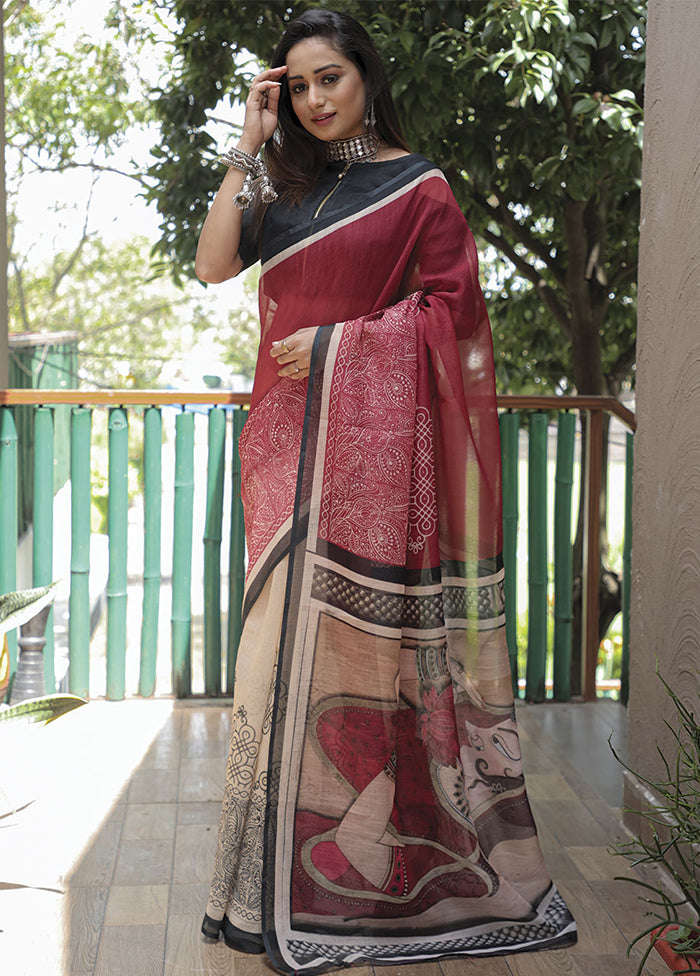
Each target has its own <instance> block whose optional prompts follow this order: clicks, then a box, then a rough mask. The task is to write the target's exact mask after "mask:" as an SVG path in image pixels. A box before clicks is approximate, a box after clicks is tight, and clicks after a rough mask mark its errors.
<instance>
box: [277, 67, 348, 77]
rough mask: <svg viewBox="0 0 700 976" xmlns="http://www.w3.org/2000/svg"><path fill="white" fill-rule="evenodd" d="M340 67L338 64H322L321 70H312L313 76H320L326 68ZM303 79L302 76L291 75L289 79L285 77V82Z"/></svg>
mask: <svg viewBox="0 0 700 976" xmlns="http://www.w3.org/2000/svg"><path fill="white" fill-rule="evenodd" d="M341 67H342V65H340V64H324V66H323V67H322V68H314V74H315V75H320V74H321V72H322V71H326V70H327V69H328V68H341ZM303 77H304V76H303V75H292V77H291V78H290V77H289V76H287V81H296V80H297V78H303Z"/></svg>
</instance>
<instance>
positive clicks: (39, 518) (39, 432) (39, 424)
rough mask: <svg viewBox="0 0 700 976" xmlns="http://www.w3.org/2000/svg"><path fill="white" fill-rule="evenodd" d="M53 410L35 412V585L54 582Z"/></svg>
mask: <svg viewBox="0 0 700 976" xmlns="http://www.w3.org/2000/svg"><path fill="white" fill-rule="evenodd" d="M53 456H54V443H53V410H52V409H51V407H37V408H36V410H35V411H34V522H33V533H32V585H33V586H46V585H47V584H48V583H52V582H53ZM53 619H54V616H53V607H51V609H50V610H49V616H48V618H47V621H46V645H45V647H44V687H45V688H48V689H50V690H51V691H53V689H54V688H55V686H56V678H55V675H54V640H53Z"/></svg>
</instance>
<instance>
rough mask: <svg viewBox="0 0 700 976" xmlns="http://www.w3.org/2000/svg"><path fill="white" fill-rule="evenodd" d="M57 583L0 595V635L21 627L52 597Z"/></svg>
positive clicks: (49, 601)
mask: <svg viewBox="0 0 700 976" xmlns="http://www.w3.org/2000/svg"><path fill="white" fill-rule="evenodd" d="M57 586H58V583H49V585H48V586H38V587H35V588H33V589H30V590H15V591H14V592H13V593H3V594H2V595H0V635H4V634H6V633H8V631H10V630H14V629H15V628H16V627H21V626H22V624H24V623H26V622H27V621H28V620H31V619H32V617H35V616H36V615H37V613H39V611H40V610H42V609H43V608H44V607H45V606H46V605H47V604H48V603H51V601H52V600H53V598H54V595H55V592H56V587H57Z"/></svg>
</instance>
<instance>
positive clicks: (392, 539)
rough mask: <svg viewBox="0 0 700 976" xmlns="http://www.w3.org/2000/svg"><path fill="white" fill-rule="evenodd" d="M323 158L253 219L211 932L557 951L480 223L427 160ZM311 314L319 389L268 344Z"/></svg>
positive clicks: (337, 952)
mask: <svg viewBox="0 0 700 976" xmlns="http://www.w3.org/2000/svg"><path fill="white" fill-rule="evenodd" d="M337 172H338V171H337V170H335V171H334V169H333V168H332V167H330V168H329V172H328V173H327V181H326V183H325V185H324V184H323V181H322V185H320V186H319V187H318V188H317V190H316V191H315V194H314V195H312V198H311V199H309V200H308V201H306V202H305V204H304V205H303V206H302V208H301V211H300V210H299V208H297V209H294V210H291V209H290V208H285V207H284V206H280V207H277V206H275V207H271V208H270V210H269V211H268V214H267V216H266V221H265V226H264V230H263V235H262V260H263V274H262V277H261V284H260V305H261V322H262V343H261V354H260V362H259V366H258V372H257V374H256V384H255V389H254V394H253V408H252V411H251V415H250V418H249V420H248V421H247V423H246V425H245V428H244V432H243V437H242V440H241V462H242V475H243V485H244V506H245V515H246V535H247V543H248V552H249V572H248V580H247V591H246V601H245V607H244V616H245V625H244V634H243V638H242V642H241V649H240V651H239V664H238V669H237V675H236V686H235V700H234V715H233V722H232V734H231V749H230V755H229V763H228V769H227V781H226V788H225V799H224V805H223V812H222V820H221V826H220V832H219V843H218V850H217V861H216V868H215V877H214V881H213V883H212V889H211V895H210V900H209V904H208V907H207V916H206V918H205V923H204V932H205V934H207V935H210V936H215V935H217V934H218V932H219V931H222V932H223V934H224V937H225V938H226V939H227V941H228V942H229V944H231V945H233V946H238V947H240V948H243V949H247V950H249V951H262V949H263V947H264V948H265V950H266V951H267V952H268V954H269V956H270V958H271V960H272V962H273V964H274V965H275V966H276V967H277V968H278V969H279V970H281V971H286V972H309V973H316V972H322V971H324V970H325V969H328V968H330V967H333V966H338V965H349V964H355V963H360V962H366V963H370V964H374V965H376V964H395V965H396V964H401V963H408V962H415V961H420V960H427V959H435V958H439V957H442V956H446V955H451V954H452V955H470V954H474V955H484V954H494V953H503V952H515V951H522V950H525V949H535V948H545V947H551V946H555V945H562V944H564V943H567V942H571V941H574V940H575V925H574V923H573V919H572V918H571V916H570V914H569V912H568V910H567V908H566V905H565V904H564V902H563V901H562V899H561V897H560V895H559V894H558V892H557V890H556V888H555V887H554V886H553V884H552V882H551V880H550V878H549V876H548V873H547V870H546V867H545V865H544V862H543V859H542V855H541V852H540V848H539V844H538V841H537V833H536V828H535V824H534V821H533V818H532V815H531V812H530V807H529V804H528V801H527V796H526V792H525V784H524V778H523V772H522V767H521V758H520V747H519V741H518V732H517V725H516V721H515V712H514V705H513V695H512V688H511V677H510V669H509V662H508V653H507V648H506V644H505V637H504V634H505V630H504V623H505V622H504V612H503V566H502V561H501V556H500V552H501V509H500V504H501V503H500V451H499V439H498V424H497V415H496V409H495V392H494V380H493V353H492V348H491V334H490V328H489V324H488V318H487V315H486V311H485V307H484V303H483V298H482V295H481V291H480V289H479V285H478V278H477V271H478V269H477V256H476V250H475V247H474V243H473V240H472V238H471V235H470V233H469V231H468V229H467V227H466V224H465V222H464V218H463V216H462V214H461V212H460V211H459V208H458V207H457V205H456V203H455V201H454V199H453V197H452V195H451V193H450V191H449V188H448V187H447V184H446V182H445V180H444V177H443V176H442V174H441V173H439V171H437V170H435V169H434V168H433V167H432V166H431V164H430V163H428V161H427V160H424V159H423V158H422V157H418V156H409V157H405V158H403V159H400V160H395V161H390V162H387V163H378V164H363V165H356V166H353V167H351V169H350V171H349V173H348V175H347V177H346V178H345V179H344V180H343V182H342V186H341V185H340V183H339V181H337ZM324 201H325V202H324ZM307 325H317V326H320V328H319V330H318V332H317V336H316V342H315V347H314V355H313V361H312V371H311V375H310V378H309V382H308V384H307V383H298V382H297V383H295V382H293V381H291V380H282V381H280V380H279V378H278V377H277V376H276V365H275V362H274V360H273V359H272V357H270V356H269V348H270V343H271V342H272V341H273V340H276V339H282V338H286V337H289V336H290V335H292V334H293V332H294V331H295V330H296V329H298V328H301V327H303V326H307Z"/></svg>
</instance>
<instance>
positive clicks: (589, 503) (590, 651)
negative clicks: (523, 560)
mask: <svg viewBox="0 0 700 976" xmlns="http://www.w3.org/2000/svg"><path fill="white" fill-rule="evenodd" d="M586 426H587V430H586V456H585V465H586V467H585V485H586V491H585V509H584V511H585V518H584V534H583V567H584V572H583V613H582V620H583V641H582V643H583V675H582V677H583V698H584V701H595V699H596V680H595V675H596V668H597V666H598V645H599V641H598V620H599V617H600V599H599V586H600V488H601V478H602V474H603V471H602V464H603V414H602V412H601V411H600V410H589V411H588V412H587V425H586Z"/></svg>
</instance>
